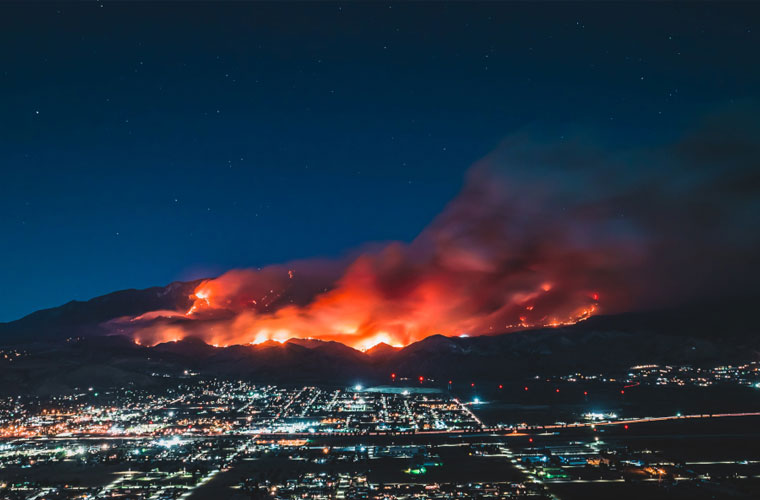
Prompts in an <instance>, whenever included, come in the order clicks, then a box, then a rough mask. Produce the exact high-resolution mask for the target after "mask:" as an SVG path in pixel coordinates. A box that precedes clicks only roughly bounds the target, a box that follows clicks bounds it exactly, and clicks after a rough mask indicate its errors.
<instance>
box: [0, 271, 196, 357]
mask: <svg viewBox="0 0 760 500" xmlns="http://www.w3.org/2000/svg"><path fill="white" fill-rule="evenodd" d="M201 281H202V280H196V281H188V282H179V281H177V282H174V283H171V284H169V285H167V286H165V287H152V288H146V289H143V290H134V289H130V290H121V291H118V292H113V293H109V294H107V295H102V296H100V297H95V298H94V299H90V300H88V301H84V302H82V301H77V300H72V301H71V302H68V303H66V304H64V305H62V306H59V307H53V308H50V309H42V310H40V311H36V312H33V313H31V314H29V315H27V316H24V317H23V318H21V319H18V320H15V321H10V322H8V323H0V344H8V343H14V342H34V341H37V340H51V339H56V338H58V339H60V338H68V337H78V336H92V335H104V334H108V333H112V329H110V328H107V327H106V326H105V325H104V323H106V322H108V321H111V320H113V319H116V318H120V317H123V316H139V315H140V314H145V313H147V312H150V311H159V310H175V309H177V308H179V309H185V310H186V309H188V308H190V306H191V305H192V304H191V300H190V295H191V294H192V293H193V291H194V290H195V288H196V287H197V286H198V284H199V283H200V282H201Z"/></svg>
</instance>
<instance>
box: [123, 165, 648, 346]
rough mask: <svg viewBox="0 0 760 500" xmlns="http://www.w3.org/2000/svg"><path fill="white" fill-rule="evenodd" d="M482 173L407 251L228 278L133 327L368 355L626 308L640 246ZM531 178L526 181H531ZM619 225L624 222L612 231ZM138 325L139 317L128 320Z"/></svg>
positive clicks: (478, 170)
mask: <svg viewBox="0 0 760 500" xmlns="http://www.w3.org/2000/svg"><path fill="white" fill-rule="evenodd" d="M484 163H486V164H483V165H478V166H476V167H474V168H473V169H472V171H471V172H470V174H469V177H468V182H467V183H466V186H465V188H464V189H463V191H462V192H461V193H460V195H459V196H458V197H457V198H455V199H454V200H453V201H452V202H451V203H450V204H449V206H447V207H446V208H445V210H444V211H443V213H442V214H441V215H439V216H438V217H437V218H436V219H435V220H434V221H433V222H432V223H431V224H430V225H429V226H428V227H427V228H426V229H425V230H423V231H422V233H421V234H420V235H419V236H418V237H417V238H416V239H415V240H414V241H412V242H411V243H409V244H404V243H398V242H393V243H389V244H386V245H383V246H380V247H379V249H375V250H371V251H365V252H361V253H358V254H356V255H354V256H353V257H351V258H347V259H345V260H341V261H338V260H336V261H325V260H322V261H316V260H315V261H309V260H306V261H301V262H293V263H290V264H288V265H283V266H280V265H275V266H270V267H266V268H263V269H260V270H252V269H242V270H232V271H229V272H227V273H225V274H223V275H222V276H220V277H218V278H215V279H209V280H205V281H203V282H201V283H200V284H199V285H198V286H197V288H196V289H195V292H194V294H193V295H191V297H190V299H191V303H192V304H191V306H190V307H189V309H185V310H184V311H177V312H174V313H171V314H161V315H160V317H158V316H157V315H155V314H154V315H149V316H147V318H149V319H152V321H146V322H142V323H141V322H140V321H138V322H137V323H138V324H139V326H138V327H137V328H136V329H134V330H133V335H134V338H135V340H136V341H138V342H140V343H143V344H155V343H159V342H166V341H173V340H177V339H181V338H183V337H185V336H189V335H192V336H196V337H200V338H202V339H204V340H205V341H206V342H208V343H209V344H214V345H220V346H226V345H233V344H260V343H263V342H267V341H278V342H284V341H286V340H288V339H291V338H310V339H320V340H334V341H339V342H342V343H344V344H346V345H349V346H352V347H355V348H358V349H369V348H371V347H372V346H374V345H377V344H379V343H385V344H389V345H393V346H405V345H408V344H410V343H412V342H415V341H418V340H421V339H423V338H425V337H427V336H430V335H433V334H442V335H447V336H453V335H457V336H461V335H481V334H496V333H503V332H507V331H511V330H517V329H527V328H536V327H552V326H562V325H568V324H572V323H576V322H578V321H582V320H584V319H587V318H589V317H590V316H592V315H594V314H598V313H599V312H600V311H601V310H603V309H602V305H603V303H602V301H601V300H600V297H605V302H604V306H605V309H604V310H609V309H607V306H608V304H610V305H611V306H612V307H611V309H613V310H614V309H619V308H620V307H621V305H623V304H625V301H626V299H627V297H626V295H625V294H624V293H621V289H624V288H623V287H620V286H617V284H618V283H620V282H621V281H622V278H621V275H622V273H624V272H627V270H628V267H627V266H629V265H630V263H631V262H635V261H636V252H637V251H638V249H637V245H635V244H631V241H630V240H626V237H627V236H628V233H625V234H624V235H625V237H609V236H608V235H609V234H610V233H611V232H614V231H615V230H618V229H619V227H610V225H609V224H610V223H609V220H608V218H607V217H606V215H605V214H601V215H599V213H598V211H594V210H589V208H588V206H587V202H588V200H583V203H581V202H579V201H577V200H568V199H567V196H566V193H561V194H563V195H564V197H562V199H561V200H559V201H561V202H563V203H565V204H566V205H565V206H564V207H560V206H559V205H558V204H557V203H558V200H557V199H555V194H556V193H554V192H552V191H551V190H548V189H546V188H545V187H543V186H541V185H540V184H536V185H535V186H532V189H529V190H526V189H525V187H526V185H527V186H528V187H531V185H530V182H528V183H526V182H525V179H522V180H521V182H520V183H519V185H518V184H511V183H510V182H509V180H508V178H505V177H504V176H502V175H500V174H497V173H495V172H494V168H492V166H491V165H488V164H487V162H484ZM529 180H530V179H529ZM615 224H618V223H617V222H615ZM133 320H134V319H133Z"/></svg>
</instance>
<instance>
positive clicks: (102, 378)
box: [0, 282, 760, 393]
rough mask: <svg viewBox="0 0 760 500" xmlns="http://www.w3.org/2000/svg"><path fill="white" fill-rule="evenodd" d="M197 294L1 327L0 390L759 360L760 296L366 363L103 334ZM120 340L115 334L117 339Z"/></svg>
mask: <svg viewBox="0 0 760 500" xmlns="http://www.w3.org/2000/svg"><path fill="white" fill-rule="evenodd" d="M196 285H197V282H191V283H173V284H171V285H169V286H168V287H164V288H160V287H156V288H149V289H146V290H125V291H122V292H115V293H113V294H109V295H105V296H103V297H98V298H95V299H92V300H90V301H87V302H70V303H68V304H65V305H63V306H61V307H58V308H54V309H47V310H44V311H39V312H36V313H33V314H31V315H29V316H26V317H25V318H22V319H20V320H18V321H13V322H10V323H4V324H0V345H12V346H13V348H14V349H16V350H19V351H21V352H22V353H23V355H21V356H18V357H14V359H13V361H12V362H4V363H3V362H2V361H1V360H0V391H3V392H6V393H13V392H29V393H54V392H60V391H70V390H73V389H74V388H82V387H89V386H92V385H97V386H99V387H108V386H125V385H134V386H150V385H160V384H164V383H168V381H170V380H172V379H173V378H174V377H184V376H189V375H187V373H192V374H196V373H197V374H199V376H222V377H230V378H246V379H250V380H255V381H261V382H271V383H320V384H324V383H335V384H353V383H355V382H356V381H357V380H362V381H364V382H365V383H370V382H372V381H377V382H387V380H388V376H389V374H390V373H396V374H398V376H399V377H410V378H415V379H416V378H417V377H418V376H420V375H423V376H425V377H426V378H431V379H434V380H438V381H441V380H450V379H458V380H462V379H467V380H497V379H498V380H502V381H503V380H509V379H520V380H522V379H525V378H528V377H532V376H534V375H536V374H541V375H550V374H567V373H574V372H577V371H581V372H586V373H590V372H595V373H598V372H602V371H610V370H613V371H614V370H627V369H628V367H630V366H632V365H636V364H649V363H658V364H666V363H671V364H676V363H678V364H694V365H704V366H706V365H715V364H721V363H737V362H742V361H750V360H758V359H760V335H758V327H757V324H756V323H755V320H754V310H755V306H756V304H757V300H756V297H740V298H731V299H724V300H720V301H712V302H705V303H694V304H686V305H682V306H678V307H671V308H667V309H661V310H653V311H639V312H628V313H623V314H616V315H607V316H595V317H592V318H590V319H588V320H586V321H584V322H581V323H577V324H575V325H571V326H565V327H561V328H547V329H540V330H532V331H521V332H515V333H506V334H501V335H487V336H486V335H484V336H471V337H466V338H464V337H444V336H441V335H433V336H430V337H428V338H426V339H424V340H421V341H419V342H416V343H413V344H411V345H409V346H407V347H405V348H394V347H391V346H389V345H386V344H378V345H376V346H375V347H373V348H371V349H369V350H367V351H366V352H360V351H357V350H355V349H352V348H350V347H347V346H345V345H343V344H341V343H339V342H325V341H321V340H315V339H292V340H289V341H287V342H284V343H279V342H265V343H263V344H258V345H233V346H229V347H214V346H210V345H208V344H206V343H205V342H204V341H203V340H201V339H199V338H192V337H190V338H185V339H183V340H180V341H177V342H167V343H163V344H158V345H155V346H153V347H146V346H140V345H137V344H135V343H134V342H132V341H131V339H130V338H128V337H126V336H122V335H106V334H107V333H109V332H110V331H109V330H108V329H107V328H105V327H103V326H102V325H103V323H106V322H108V321H111V320H113V319H114V318H118V317H121V316H128V315H138V314H142V313H144V312H148V311H153V310H156V309H162V308H165V309H176V308H177V304H182V301H183V300H184V301H187V305H189V299H188V297H189V295H190V293H192V290H193V289H194V288H195V286H196ZM111 333H112V332H111Z"/></svg>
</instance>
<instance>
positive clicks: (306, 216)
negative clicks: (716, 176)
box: [0, 2, 760, 321]
mask: <svg viewBox="0 0 760 500" xmlns="http://www.w3.org/2000/svg"><path fill="white" fill-rule="evenodd" d="M759 10H760V8H759V7H757V6H756V5H752V4H750V3H746V4H738V5H733V6H731V5H725V4H720V5H718V4H696V5H688V4H684V3H677V4H671V5H652V4H647V5H624V4H611V5H601V4H586V5H572V4H558V3H551V4H545V5H533V4H530V5H529V4H522V3H519V4H512V5H504V4H497V3H484V4H476V5H466V4H442V3H440V4H436V3H415V4H408V5H402V4H380V3H378V4H358V5H357V4H327V3H325V4H322V3H320V4H316V3H309V4H281V5H269V4H263V3H256V4H237V3H233V4H213V5H212V4H210V3H208V4H207V3H191V4H180V3H165V4H156V3H134V4H123V3H122V4H118V5H114V4H111V3H109V2H103V3H98V2H90V3H86V4H83V3H80V4H73V5H67V4H57V5H49V4H39V5H28V4H26V5H25V4H16V5H10V4H3V5H1V6H0V46H2V47H3V50H2V51H1V52H0V165H1V166H2V167H1V168H2V182H0V213H1V214H2V217H1V218H0V261H1V262H2V266H0V283H2V287H3V294H2V295H3V299H2V301H0V321H3V320H12V319H15V318H17V317H20V316H22V315H24V314H27V313H29V312H31V311H34V310H36V309H39V308H43V307H50V306H55V305H58V304H61V303H63V302H66V301H68V300H71V299H79V300H84V299H88V298H90V297H93V296H96V295H100V294H103V293H107V292H109V291H113V290H117V289H123V288H130V287H147V286H152V285H161V284H166V283H168V282H170V281H173V280H178V279H188V278H194V277H199V276H209V275H215V274H218V273H220V272H221V271H224V270H226V269H229V268H232V267H248V266H259V265H264V264H268V263H275V262H282V261H287V260H290V259H294V258H304V257H311V256H336V255H341V254H342V253H344V252H345V251H347V250H349V249H351V248H354V247H356V246H359V245H362V244H363V243H365V242H368V241H381V240H403V241H409V240H411V239H412V238H414V237H415V235H417V234H418V233H419V231H420V230H421V229H422V228H424V227H425V225H426V224H427V223H428V222H429V221H430V220H431V219H432V218H433V217H434V216H435V215H436V214H437V213H438V212H439V211H440V210H441V209H442V208H443V207H444V206H445V204H446V203H447V201H449V200H450V199H451V198H452V197H453V196H455V194H456V193H457V192H458V190H459V189H460V187H461V185H462V179H463V176H464V173H465V171H466V170H467V168H468V167H469V166H470V165H471V164H472V163H473V162H475V161H477V160H478V159H479V158H481V157H483V156H484V155H486V154H488V153H489V152H490V151H492V150H493V149H494V148H495V147H496V145H497V144H498V143H499V142H500V140H501V139H503V138H504V137H506V136H508V135H510V134H512V133H514V132H515V131H519V130H522V129H525V128H526V127H527V128H531V129H534V130H535V129H539V130H541V131H543V133H545V134H547V135H551V134H553V133H555V131H559V130H563V129H565V127H582V128H585V127H588V128H593V129H594V130H596V131H597V133H600V134H601V135H602V139H603V140H604V141H606V142H607V143H609V144H614V145H620V146H623V147H627V146H634V147H642V146H644V147H646V146H656V145H658V144H661V143H664V142H668V141H672V140H673V139H674V137H676V136H678V135H679V134H680V133H681V131H682V130H684V129H685V128H688V126H689V124H690V123H692V122H693V121H694V120H696V119H697V117H699V116H701V115H702V114H704V113H706V112H707V111H708V110H710V109H712V108H714V107H716V106H721V105H723V104H725V103H730V102H732V101H733V102H741V101H743V100H755V99H757V98H758V97H759V96H758V93H760V68H759V65H758V64H757V49H758V47H760V43H759V40H758V35H759V34H760V26H758V19H760V16H759V15H758V13H759ZM556 133H559V132H556Z"/></svg>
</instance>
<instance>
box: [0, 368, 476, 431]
mask: <svg viewBox="0 0 760 500" xmlns="http://www.w3.org/2000/svg"><path fill="white" fill-rule="evenodd" d="M410 391H411V392H410ZM480 427H481V423H480V421H479V420H478V419H477V417H476V416H475V415H474V414H473V413H472V412H471V411H470V410H469V409H468V408H467V406H466V405H465V404H462V403H461V402H459V401H458V400H457V399H455V398H453V397H451V396H450V395H447V394H446V393H443V392H440V391H436V390H427V391H421V392H416V391H415V390H414V389H411V390H403V389H398V390H396V389H394V388H389V389H387V391H382V392H381V391H375V390H366V391H365V390H362V389H361V388H360V387H356V388H352V389H332V390H330V389H319V388H316V387H301V388H282V387H275V386H256V385H251V384H247V383H244V382H225V381H220V380H210V381H197V382H193V383H183V384H181V385H179V386H177V387H175V388H168V389H165V390H164V391H158V392H153V391H145V390H129V389H121V390H115V391H107V392H105V391H104V392H102V393H99V392H97V391H94V390H93V389H92V388H88V389H84V390H82V391H81V392H78V393H76V394H71V395H65V396H56V397H51V398H49V399H45V400H41V399H38V398H32V397H16V398H8V399H5V400H2V401H0V437H2V438H37V437H43V436H49V437H57V438H65V437H72V436H108V437H112V438H116V437H130V438H137V437H150V438H155V439H159V440H161V439H163V440H168V439H173V438H174V437H176V436H180V435H181V436H186V437H192V436H209V435H230V434H235V435H246V434H294V433H305V434H357V433H360V434H367V433H378V432H381V433H408V432H415V431H432V430H441V431H445V430H461V429H477V428H480Z"/></svg>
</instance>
